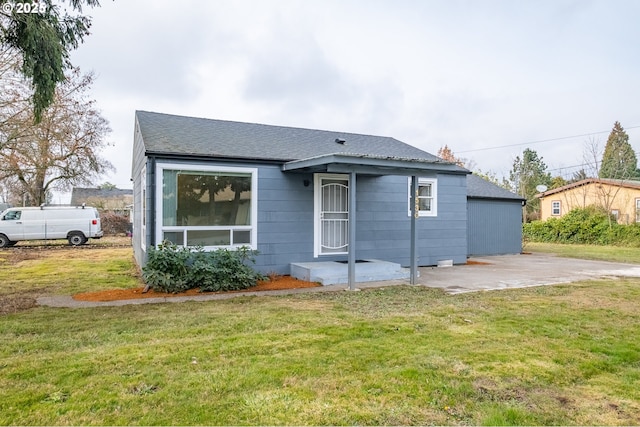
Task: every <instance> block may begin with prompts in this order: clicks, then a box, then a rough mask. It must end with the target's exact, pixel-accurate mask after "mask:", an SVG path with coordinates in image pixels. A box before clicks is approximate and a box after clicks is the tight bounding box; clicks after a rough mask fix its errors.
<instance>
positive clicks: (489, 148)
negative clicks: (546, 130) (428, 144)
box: [457, 125, 640, 154]
mask: <svg viewBox="0 0 640 427" xmlns="http://www.w3.org/2000/svg"><path fill="white" fill-rule="evenodd" d="M637 128H640V125H639V126H629V127H626V128H625V130H628V129H637ZM607 132H611V130H604V131H601V132H591V133H583V134H581V135H573V136H562V137H559V138H550V139H541V140H539V141H529V142H520V143H517V144H507V145H499V146H496V147H485V148H474V149H471V150H463V151H458V152H457V153H460V154H461V153H471V152H475V151H487V150H497V149H499V148H508V147H518V146H520V145H532V144H540V143H543V142H553V141H561V140H563V139H572V138H580V137H585V136H591V135H599V134H601V133H607Z"/></svg>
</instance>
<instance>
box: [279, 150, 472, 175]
mask: <svg viewBox="0 0 640 427" xmlns="http://www.w3.org/2000/svg"><path fill="white" fill-rule="evenodd" d="M282 170H283V171H284V172H317V171H322V172H330V173H349V172H356V173H360V174H368V175H419V174H421V173H425V172H447V173H453V174H461V175H466V174H469V173H470V171H468V170H467V169H464V168H461V167H460V166H457V165H456V164H453V163H448V162H439V161H429V160H422V159H403V158H383V157H375V156H365V155H347V154H329V155H324V156H318V157H311V158H308V159H301V160H292V161H289V162H286V163H284V164H283V165H282Z"/></svg>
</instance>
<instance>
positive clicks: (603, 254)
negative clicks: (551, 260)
mask: <svg viewBox="0 0 640 427" xmlns="http://www.w3.org/2000/svg"><path fill="white" fill-rule="evenodd" d="M524 250H525V251H527V252H545V253H553V254H556V255H558V256H563V257H569V258H581V259H593V260H601V261H615V262H629V263H634V264H640V248H629V247H624V246H596V245H563V244H560V243H538V242H528V243H526V244H525V245H524Z"/></svg>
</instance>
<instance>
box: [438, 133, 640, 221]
mask: <svg viewBox="0 0 640 427" xmlns="http://www.w3.org/2000/svg"><path fill="white" fill-rule="evenodd" d="M438 156H439V157H441V158H442V159H444V160H446V161H449V162H452V163H455V164H458V165H460V166H465V167H467V168H468V169H472V168H471V167H469V165H470V162H469V161H468V160H467V159H462V158H458V157H456V156H455V155H454V153H453V152H452V151H451V149H450V148H449V147H448V146H447V145H445V146H444V147H442V148H440V150H439V151H438ZM583 157H584V160H585V165H587V167H586V168H582V169H580V170H579V171H578V172H575V173H574V174H573V176H572V177H571V178H570V179H568V180H567V179H565V178H563V177H562V176H552V175H551V173H550V172H549V171H548V168H547V165H546V164H545V162H544V161H543V158H542V157H541V156H540V155H538V153H537V152H536V151H535V150H532V149H530V148H525V149H524V151H523V152H522V155H518V156H516V158H515V159H514V161H513V165H512V168H511V170H510V171H509V176H508V177H503V178H502V180H501V181H500V180H498V179H497V177H496V175H495V173H492V172H483V171H481V170H476V171H474V173H475V174H477V175H479V176H481V177H483V178H485V179H487V180H488V181H490V182H493V183H494V184H496V185H499V186H501V187H503V188H506V189H507V190H509V191H512V192H514V193H516V194H518V195H520V196H522V197H523V198H524V199H526V201H527V203H526V206H525V208H524V212H523V214H524V218H525V220H526V221H529V220H532V219H537V218H539V214H540V200H539V199H538V198H537V197H536V195H537V194H538V193H539V191H538V190H537V189H536V187H538V186H540V185H544V186H545V187H547V188H548V189H550V190H551V189H554V188H559V187H562V186H564V185H567V184H571V183H574V182H578V181H581V180H584V179H587V178H603V179H620V180H637V179H640V170H638V159H637V156H636V153H635V152H634V151H633V147H631V144H630V143H629V135H627V133H626V132H625V130H624V128H623V127H622V125H621V124H620V123H619V122H617V121H616V122H615V123H614V125H613V129H612V130H611V132H610V133H609V137H608V139H607V143H606V145H605V148H604V151H603V152H602V154H600V148H599V146H598V143H597V141H594V140H589V141H587V142H586V144H585V148H584V153H583Z"/></svg>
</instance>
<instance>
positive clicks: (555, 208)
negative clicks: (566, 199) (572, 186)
mask: <svg viewBox="0 0 640 427" xmlns="http://www.w3.org/2000/svg"><path fill="white" fill-rule="evenodd" d="M561 206H562V205H561V204H560V201H559V200H556V201H553V202H551V215H560V214H561V213H562V210H561Z"/></svg>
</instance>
